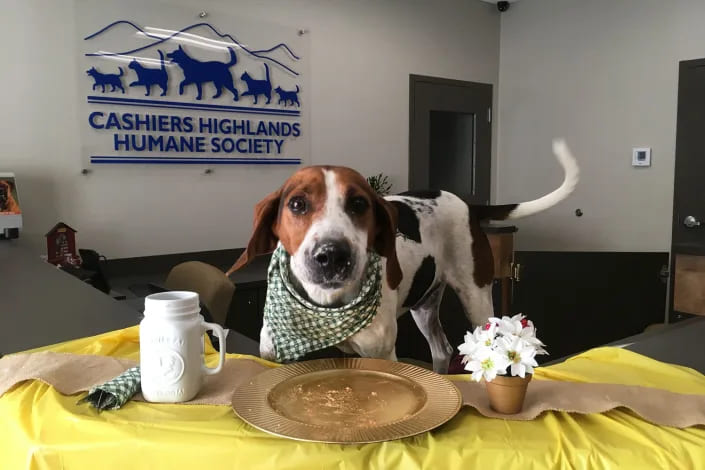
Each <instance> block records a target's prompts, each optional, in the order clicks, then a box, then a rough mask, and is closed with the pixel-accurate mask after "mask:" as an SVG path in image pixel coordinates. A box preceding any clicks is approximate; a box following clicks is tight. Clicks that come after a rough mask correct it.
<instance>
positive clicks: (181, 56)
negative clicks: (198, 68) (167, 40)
mask: <svg viewBox="0 0 705 470" xmlns="http://www.w3.org/2000/svg"><path fill="white" fill-rule="evenodd" d="M166 57H167V59H170V60H171V61H172V62H175V63H177V64H179V63H183V62H185V61H186V60H188V58H189V57H188V55H186V51H184V48H183V47H181V46H179V47H178V48H177V49H175V50H173V51H171V52H167V53H166Z"/></svg>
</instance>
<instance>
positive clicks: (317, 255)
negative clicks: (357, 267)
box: [312, 240, 352, 277]
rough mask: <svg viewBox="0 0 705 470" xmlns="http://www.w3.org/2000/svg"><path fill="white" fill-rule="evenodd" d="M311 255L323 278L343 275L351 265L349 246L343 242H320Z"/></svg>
mask: <svg viewBox="0 0 705 470" xmlns="http://www.w3.org/2000/svg"><path fill="white" fill-rule="evenodd" d="M312 255H313V260H314V262H315V264H316V265H317V267H318V268H319V269H320V270H321V272H322V273H323V274H324V276H325V277H332V276H335V275H339V274H342V273H344V272H345V271H346V270H348V269H349V268H350V265H351V263H352V250H351V248H350V244H349V243H348V242H347V241H344V240H322V241H321V242H320V243H318V244H317V245H316V246H315V247H314V249H313V252H312Z"/></svg>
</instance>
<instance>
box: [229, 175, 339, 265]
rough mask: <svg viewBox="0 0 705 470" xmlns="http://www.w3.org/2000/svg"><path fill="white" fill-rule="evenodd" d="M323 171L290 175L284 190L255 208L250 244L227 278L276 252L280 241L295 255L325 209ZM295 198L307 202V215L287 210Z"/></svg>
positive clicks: (270, 196) (270, 195)
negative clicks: (256, 259)
mask: <svg viewBox="0 0 705 470" xmlns="http://www.w3.org/2000/svg"><path fill="white" fill-rule="evenodd" d="M322 169H323V167H307V168H302V169H301V170H299V171H297V172H296V173H294V174H293V175H291V176H290V177H289V179H287V180H286V181H285V182H284V185H283V186H282V187H281V188H279V189H278V190H277V191H274V192H273V193H271V194H269V195H268V196H267V197H265V198H264V199H262V200H261V201H260V202H259V203H258V204H257V205H256V206H255V215H254V222H253V224H252V236H251V237H250V241H249V242H248V243H247V248H245V251H244V252H243V253H242V255H240V258H238V260H237V261H236V262H235V264H233V266H232V267H231V268H230V269H229V270H228V272H227V273H226V275H230V274H231V273H233V272H235V271H237V270H238V269H240V268H242V267H243V266H247V265H248V264H250V263H251V262H252V260H254V259H255V257H257V256H260V255H265V254H267V253H271V252H272V251H274V249H275V248H276V247H277V241H278V240H280V241H281V242H282V245H283V246H284V249H285V250H286V252H287V253H289V254H290V255H293V254H294V253H296V250H298V248H299V245H301V243H302V242H303V239H304V237H305V236H306V232H307V231H308V228H309V227H310V226H311V224H312V223H313V221H314V220H315V219H316V217H317V216H319V215H320V212H321V211H322V210H323V207H324V206H325V200H326V184H325V179H324V177H323V171H322ZM293 197H303V198H305V199H306V201H307V204H308V208H307V210H306V213H304V214H301V215H296V214H293V213H292V212H291V211H289V210H287V209H286V207H287V204H289V201H290V200H291V199H292V198H293Z"/></svg>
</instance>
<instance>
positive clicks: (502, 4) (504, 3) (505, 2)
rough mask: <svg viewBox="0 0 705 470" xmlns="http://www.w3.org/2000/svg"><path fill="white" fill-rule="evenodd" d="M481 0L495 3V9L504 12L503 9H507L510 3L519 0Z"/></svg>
mask: <svg viewBox="0 0 705 470" xmlns="http://www.w3.org/2000/svg"><path fill="white" fill-rule="evenodd" d="M482 1H483V2H487V3H494V4H495V5H497V10H499V11H500V12H504V11H507V10H509V6H510V5H511V4H512V3H514V2H518V1H519V0H482Z"/></svg>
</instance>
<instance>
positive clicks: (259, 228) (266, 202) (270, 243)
mask: <svg viewBox="0 0 705 470" xmlns="http://www.w3.org/2000/svg"><path fill="white" fill-rule="evenodd" d="M281 192H282V190H281V189H279V190H277V191H275V192H273V193H272V194H270V195H269V196H267V197H265V198H264V199H262V200H261V201H260V202H259V203H257V205H256V206H255V220H254V223H253V224H252V236H251V237H250V241H249V242H248V243H247V248H245V251H244V252H243V253H242V254H241V255H240V258H238V260H237V261H236V262H235V264H233V266H232V267H231V268H230V269H229V270H228V272H227V273H225V274H226V275H228V276H229V275H230V274H231V273H233V272H235V271H237V270H238V269H240V268H242V267H243V266H247V265H248V264H250V263H251V262H252V260H254V259H255V257H256V256H259V255H264V254H267V253H271V252H272V251H274V249H275V248H276V247H277V241H278V240H279V237H277V234H276V233H274V223H275V222H276V219H277V216H278V214H279V199H280V198H281Z"/></svg>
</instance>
